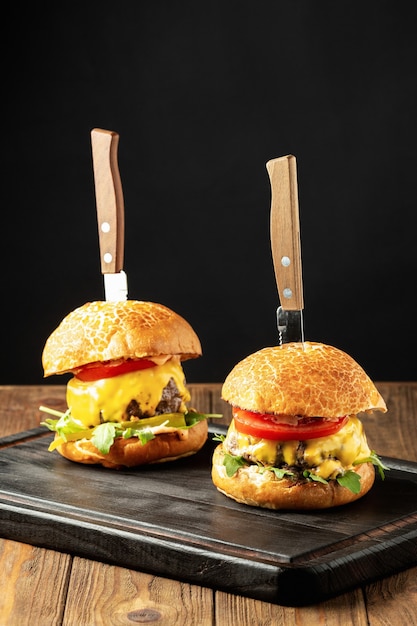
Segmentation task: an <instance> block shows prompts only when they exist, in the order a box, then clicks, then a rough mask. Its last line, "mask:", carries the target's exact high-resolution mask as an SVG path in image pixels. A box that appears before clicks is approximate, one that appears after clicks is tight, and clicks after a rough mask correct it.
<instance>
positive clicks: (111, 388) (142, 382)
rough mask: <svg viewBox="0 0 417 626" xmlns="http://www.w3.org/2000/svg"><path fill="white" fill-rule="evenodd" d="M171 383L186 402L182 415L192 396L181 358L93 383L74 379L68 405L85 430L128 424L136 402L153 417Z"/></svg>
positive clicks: (181, 410)
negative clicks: (110, 423) (131, 408)
mask: <svg viewBox="0 0 417 626" xmlns="http://www.w3.org/2000/svg"><path fill="white" fill-rule="evenodd" d="M170 380H174V382H175V385H176V386H177V389H178V391H179V394H180V397H181V399H182V404H181V407H180V409H179V412H185V411H186V404H185V403H186V402H188V401H189V400H190V394H189V392H188V390H187V389H186V387H185V379H184V372H183V369H182V367H181V362H180V360H179V358H178V357H172V358H171V359H169V361H167V362H166V363H163V364H162V365H156V366H155V367H150V368H148V369H143V370H138V371H136V372H129V373H128V374H121V375H120V376H113V377H112V378H102V379H100V380H96V381H93V382H83V381H81V380H79V379H78V378H75V377H74V378H72V379H71V380H70V381H68V384H67V404H68V406H69V407H70V409H71V415H72V417H73V418H74V420H76V421H78V422H80V425H82V426H84V427H85V426H86V427H92V426H98V425H99V424H100V423H102V422H122V421H125V420H128V419H129V416H128V415H127V414H126V408H127V406H128V405H129V403H130V402H131V401H132V400H135V401H136V402H137V403H138V404H139V405H140V407H141V409H142V411H143V413H144V414H147V415H149V416H152V415H154V414H155V409H156V407H157V406H158V404H159V402H160V400H161V395H162V390H163V389H164V388H165V387H166V386H167V385H168V383H169V382H170Z"/></svg>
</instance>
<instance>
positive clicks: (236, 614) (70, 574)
mask: <svg viewBox="0 0 417 626" xmlns="http://www.w3.org/2000/svg"><path fill="white" fill-rule="evenodd" d="M377 386H378V388H379V390H380V392H381V393H382V395H383V396H384V398H385V400H386V403H387V406H388V409H389V412H388V413H387V414H385V415H383V414H379V413H375V414H371V415H365V416H364V417H363V422H364V425H365V429H366V432H367V434H368V439H369V441H370V444H371V446H372V448H373V449H375V450H377V452H378V454H380V455H383V456H389V457H395V458H398V459H404V460H409V461H417V437H416V435H417V382H383V383H378V384H377ZM189 388H190V391H191V394H192V397H193V405H194V406H195V407H197V408H198V409H199V410H201V411H207V412H216V413H217V412H221V413H223V415H224V418H223V419H222V421H223V422H224V423H228V421H229V420H230V411H229V408H228V407H227V405H226V404H225V403H224V402H223V401H222V400H221V399H220V389H221V384H217V383H215V384H201V383H199V384H190V385H189ZM41 404H43V405H47V406H54V407H57V408H65V386H63V385H42V386H0V437H4V436H6V435H11V434H14V433H18V432H22V431H25V430H28V429H30V428H35V427H37V426H39V422H40V421H41V420H42V419H43V417H44V416H43V415H42V414H40V413H39V411H38V407H39V405H41ZM0 536H1V528H0ZM0 571H1V579H2V593H1V594H0V624H1V626H15V625H16V626H24V625H25V624H28V625H29V624H30V625H32V624H36V625H37V626H44V625H45V626H49V625H53V626H55V625H60V624H63V625H65V626H70V625H71V626H72V625H77V626H100V625H101V624H103V625H105V626H107V625H111V626H112V625H126V626H128V625H132V624H135V623H148V624H149V623H152V624H157V625H158V626H162V625H164V626H165V625H167V626H173V625H181V626H183V625H184V624H187V625H188V624H190V625H194V624H195V625H199V626H206V625H207V626H213V625H221V626H229V625H231V624H239V626H245V625H249V624H253V625H256V626H263V625H267V624H268V625H271V624H274V625H280V624H284V625H285V626H290V625H295V624H297V626H302V625H304V624H306V625H307V624H308V625H310V624H326V625H327V626H331V625H336V624H338V625H340V626H342V625H343V626H345V625H347V624H355V626H365V625H366V626H367V625H370V626H375V625H382V624H390V625H393V626H395V625H396V624H398V625H400V624H417V567H413V568H411V569H408V570H406V571H404V572H400V573H398V574H395V575H393V576H390V577H388V578H385V579H383V580H380V581H378V582H375V583H373V584H371V585H366V586H364V587H363V588H358V589H355V590H354V591H352V592H349V593H345V594H343V595H340V596H337V597H336V598H333V599H331V600H327V601H325V602H321V603H317V604H314V605H311V606H307V607H296V608H294V607H286V606H280V605H276V604H269V603H266V602H262V601H259V600H253V599H250V598H246V597H242V596H238V595H234V594H231V593H225V592H221V591H213V590H212V589H209V588H206V587H200V586H197V585H190V584H186V583H182V582H178V581H176V580H170V579H168V578H162V577H158V576H152V575H149V574H146V573H143V572H139V571H135V570H130V569H125V568H122V567H118V566H113V565H108V564H104V563H101V562H99V561H94V560H90V559H85V558H81V557H76V556H70V555H69V554H63V553H60V552H57V551H54V550H49V549H44V548H39V547H35V546H31V545H28V544H23V543H20V542H17V541H12V540H9V539H0Z"/></svg>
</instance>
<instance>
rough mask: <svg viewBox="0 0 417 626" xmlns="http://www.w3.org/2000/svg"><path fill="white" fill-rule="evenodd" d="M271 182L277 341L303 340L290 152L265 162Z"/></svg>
mask: <svg viewBox="0 0 417 626" xmlns="http://www.w3.org/2000/svg"><path fill="white" fill-rule="evenodd" d="M266 169H267V171H268V174H269V178H270V182H271V249H272V259H273V264H274V270H275V278H276V281H277V287H278V295H279V300H280V303H281V306H279V307H278V309H277V324H278V333H279V342H280V344H281V345H282V344H283V343H289V342H290V341H301V342H304V320H303V310H304V296H303V280H302V266H301V243H300V218H299V208H298V187H297V163H296V158H295V156H293V155H287V156H283V157H280V158H278V159H272V160H271V161H268V162H267V164H266Z"/></svg>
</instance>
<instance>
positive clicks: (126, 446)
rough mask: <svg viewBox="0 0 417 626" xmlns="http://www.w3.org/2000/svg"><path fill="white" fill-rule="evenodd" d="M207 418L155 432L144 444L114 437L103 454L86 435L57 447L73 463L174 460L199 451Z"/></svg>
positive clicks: (124, 464) (119, 465)
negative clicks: (181, 429)
mask: <svg viewBox="0 0 417 626" xmlns="http://www.w3.org/2000/svg"><path fill="white" fill-rule="evenodd" d="M207 432H208V427H207V421H206V420H204V421H202V422H199V423H198V424H196V425H195V426H193V427H192V428H188V429H187V430H185V431H179V432H172V433H162V434H160V435H156V437H155V438H154V439H151V440H150V441H148V442H147V443H146V444H142V443H141V442H140V440H139V439H138V438H137V437H131V438H130V439H123V437H117V439H115V441H114V443H113V445H112V447H111V448H110V451H109V452H108V454H103V453H101V452H100V451H99V450H97V448H96V447H95V446H94V445H93V444H92V443H91V441H90V440H89V439H81V440H79V441H67V442H66V443H63V444H60V445H59V446H58V447H57V448H56V450H57V451H58V452H59V453H60V454H62V456H64V457H65V458H66V459H69V460H70V461H75V462H76V463H85V464H90V465H103V466H104V467H108V468H111V469H121V468H122V467H136V466H139V465H148V464H151V463H162V462H164V461H175V460H176V459H179V458H181V457H185V456H189V455H191V454H194V453H195V452H198V450H200V448H202V446H203V445H204V443H205V442H206V439H207Z"/></svg>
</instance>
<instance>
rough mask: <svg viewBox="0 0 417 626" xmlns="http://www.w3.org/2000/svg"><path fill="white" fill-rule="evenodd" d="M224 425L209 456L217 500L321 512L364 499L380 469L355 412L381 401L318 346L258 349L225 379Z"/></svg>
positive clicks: (333, 352)
mask: <svg viewBox="0 0 417 626" xmlns="http://www.w3.org/2000/svg"><path fill="white" fill-rule="evenodd" d="M222 398H223V400H225V401H226V402H228V403H229V404H231V406H232V417H233V419H232V422H231V424H230V426H229V429H228V432H227V435H226V436H221V435H219V436H217V439H219V440H220V441H221V443H220V444H219V445H218V446H217V447H216V448H215V451H214V454H213V465H212V479H213V482H214V485H215V486H216V487H217V488H218V490H219V491H221V492H222V493H223V494H225V495H226V496H228V497H230V498H233V499H234V500H237V501H238V502H241V503H244V504H249V505H252V506H259V507H265V508H270V509H320V508H328V507H334V506H338V505H341V504H346V503H348V502H352V501H354V500H357V499H358V498H361V497H362V496H364V495H365V494H366V493H367V492H368V491H369V489H370V488H371V487H372V485H373V483H374V480H375V470H374V465H375V466H377V467H378V469H379V472H380V475H381V477H382V478H383V477H384V473H383V470H384V469H387V468H386V467H385V466H384V465H383V464H382V462H381V460H380V459H379V458H378V456H377V455H376V454H375V452H373V451H372V450H370V448H369V446H368V443H367V440H366V436H365V432H364V429H363V425H362V423H361V422H360V420H359V418H358V416H357V414H358V413H361V412H372V411H383V412H386V410H387V409H386V405H385V402H384V400H383V398H382V397H381V395H380V394H379V392H378V390H377V389H376V387H375V385H374V384H373V382H372V381H371V380H370V378H369V377H368V376H367V374H366V373H365V372H364V370H363V369H362V368H361V367H360V365H358V363H356V361H355V360H354V359H353V358H351V357H350V356H349V355H348V354H346V353H345V352H342V351H341V350H338V349H337V348H334V347H332V346H328V345H324V344H321V343H312V342H311V343H310V342H304V343H287V344H283V345H282V346H275V347H269V348H264V349H262V350H259V351H258V352H255V353H254V354H251V355H250V356H248V357H247V358H245V359H243V360H242V361H241V362H240V363H238V364H237V365H236V366H235V367H234V368H233V369H232V371H231V372H230V373H229V375H228V376H227V378H226V380H225V382H224V384H223V388H222Z"/></svg>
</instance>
